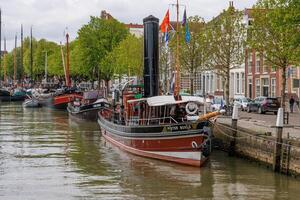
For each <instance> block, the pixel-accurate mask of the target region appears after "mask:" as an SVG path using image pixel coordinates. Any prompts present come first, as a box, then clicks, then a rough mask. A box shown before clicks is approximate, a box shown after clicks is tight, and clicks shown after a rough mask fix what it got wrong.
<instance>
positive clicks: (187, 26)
mask: <svg viewBox="0 0 300 200" xmlns="http://www.w3.org/2000/svg"><path fill="white" fill-rule="evenodd" d="M190 41H191V33H190V30H189V25H188V23H187V22H186V24H185V42H186V43H190Z"/></svg>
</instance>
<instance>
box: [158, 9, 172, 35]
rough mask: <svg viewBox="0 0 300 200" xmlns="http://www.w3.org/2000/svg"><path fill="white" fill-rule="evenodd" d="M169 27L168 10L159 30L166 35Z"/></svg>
mask: <svg viewBox="0 0 300 200" xmlns="http://www.w3.org/2000/svg"><path fill="white" fill-rule="evenodd" d="M169 27H170V14H169V10H168V11H167V13H166V15H165V17H164V19H163V21H162V23H161V25H160V30H161V32H162V33H166V32H168V30H169Z"/></svg>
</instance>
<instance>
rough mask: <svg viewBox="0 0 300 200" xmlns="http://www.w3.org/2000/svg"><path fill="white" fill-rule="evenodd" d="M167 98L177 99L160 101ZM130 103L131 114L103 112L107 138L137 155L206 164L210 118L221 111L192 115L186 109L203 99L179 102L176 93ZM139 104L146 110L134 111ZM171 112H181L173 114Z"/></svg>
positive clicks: (208, 150) (101, 120)
mask: <svg viewBox="0 0 300 200" xmlns="http://www.w3.org/2000/svg"><path fill="white" fill-rule="evenodd" d="M163 99H165V100H166V99H168V100H170V99H173V100H171V101H165V102H162V103H158V102H161V100H163ZM153 101H154V102H155V103H153ZM127 102H128V107H129V108H128V109H127V111H129V113H131V114H128V115H124V116H122V115H120V113H115V112H114V111H113V110H111V109H107V108H105V109H102V110H101V111H100V112H99V119H98V123H99V125H100V128H101V133H102V136H103V137H104V138H105V139H107V140H108V141H110V142H111V143H113V144H115V145H117V146H118V147H120V148H121V149H123V150H125V151H128V152H130V153H133V154H136V155H140V156H144V157H150V158H155V159H161V160H166V161H171V162H176V163H180V164H186V165H191V166H197V167H199V166H201V165H203V163H204V162H205V160H206V159H207V158H208V156H209V153H210V137H211V131H210V127H209V121H208V119H209V118H211V117H215V116H217V115H219V114H220V113H219V112H214V113H210V114H207V115H203V116H202V117H199V116H198V115H189V114H187V112H190V110H189V111H186V110H184V109H183V108H185V107H189V106H190V105H193V104H194V105H196V104H198V103H199V102H196V101H192V100H191V101H188V100H180V101H176V100H175V99H174V96H156V97H150V98H147V99H142V100H131V101H130V100H129V101H127ZM137 103H138V104H141V105H143V108H142V109H144V110H145V112H140V111H141V107H140V108H139V110H140V111H136V113H135V114H134V109H135V105H136V104H137ZM130 104H131V105H130ZM197 107H198V105H197ZM192 110H193V109H192ZM195 111H197V112H198V109H197V110H194V111H193V113H194V112H195ZM169 112H174V113H176V112H177V113H178V114H174V117H172V115H169ZM138 113H140V114H138ZM167 113H168V114H167ZM142 116H144V117H146V118H142Z"/></svg>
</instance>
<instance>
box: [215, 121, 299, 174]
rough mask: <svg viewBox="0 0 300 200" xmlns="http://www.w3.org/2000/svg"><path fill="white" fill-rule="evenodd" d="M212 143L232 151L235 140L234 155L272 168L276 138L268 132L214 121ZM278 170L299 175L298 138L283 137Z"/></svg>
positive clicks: (219, 147) (216, 146) (218, 147)
mask: <svg viewBox="0 0 300 200" xmlns="http://www.w3.org/2000/svg"><path fill="white" fill-rule="evenodd" d="M213 135H214V139H213V145H214V147H215V148H217V149H221V150H224V151H227V152H232V146H231V144H232V141H235V148H234V155H236V156H238V157H243V158H247V159H250V160H254V161H257V162H259V163H261V164H263V165H265V166H267V167H269V168H272V166H273V162H274V155H275V153H274V152H275V151H274V149H275V144H276V138H275V137H273V136H271V135H270V134H268V133H262V132H258V131H256V130H255V127H254V128H253V129H251V130H250V129H246V128H243V127H239V126H238V128H237V132H236V137H233V135H234V130H233V129H232V128H231V126H229V125H228V124H222V123H217V122H216V123H215V124H214V126H213ZM280 172H281V173H284V174H288V175H292V176H297V177H299V175H300V140H299V139H296V138H283V142H282V148H281V162H280Z"/></svg>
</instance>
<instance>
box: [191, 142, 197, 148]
mask: <svg viewBox="0 0 300 200" xmlns="http://www.w3.org/2000/svg"><path fill="white" fill-rule="evenodd" d="M192 147H193V148H194V149H196V148H198V144H197V142H196V141H192Z"/></svg>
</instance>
